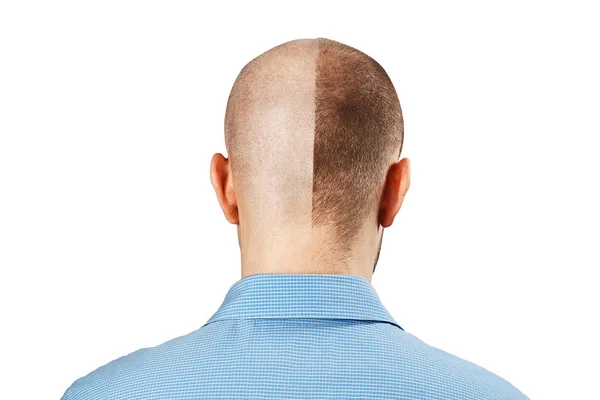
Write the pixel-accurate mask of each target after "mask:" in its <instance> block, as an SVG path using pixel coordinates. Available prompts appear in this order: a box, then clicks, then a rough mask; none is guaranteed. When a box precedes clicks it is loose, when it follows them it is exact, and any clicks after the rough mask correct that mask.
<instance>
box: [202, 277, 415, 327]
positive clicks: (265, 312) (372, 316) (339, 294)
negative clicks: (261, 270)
mask: <svg viewBox="0 0 600 400" xmlns="http://www.w3.org/2000/svg"><path fill="white" fill-rule="evenodd" d="M248 318H325V319H350V320H363V321H376V322H388V323H390V324H392V325H395V326H397V327H398V328H400V329H402V327H401V326H400V325H398V323H397V322H396V321H395V320H394V318H392V316H391V315H390V314H389V312H388V311H387V310H386V308H385V307H384V306H383V304H382V303H381V300H380V299H379V296H378V295H377V292H376V291H375V288H374V287H373V286H372V285H371V283H370V282H369V281H368V280H367V279H366V278H364V277H362V276H359V275H340V274H254V275H249V276H246V277H244V278H241V279H240V280H238V281H237V282H235V283H234V284H233V286H231V288H230V289H229V291H228V292H227V295H226V296H225V300H224V301H223V303H222V304H221V307H219V309H218V310H217V312H216V313H215V314H214V315H213V316H212V317H211V318H210V319H209V320H208V322H206V323H205V324H204V325H203V327H204V326H206V325H208V324H210V323H212V322H215V321H221V320H226V319H248ZM402 330H403V329H402Z"/></svg>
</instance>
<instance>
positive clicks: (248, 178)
mask: <svg viewBox="0 0 600 400" xmlns="http://www.w3.org/2000/svg"><path fill="white" fill-rule="evenodd" d="M225 142H226V147H227V151H228V155H229V160H230V163H231V172H232V175H233V186H234V188H235V195H236V199H237V204H238V209H239V215H240V218H239V224H238V230H239V232H240V233H241V235H242V239H241V240H244V238H251V239H247V240H249V241H250V242H252V243H251V244H248V245H247V246H244V248H245V250H246V252H247V253H248V252H249V253H252V254H251V255H249V256H248V258H255V259H261V258H262V257H264V256H265V254H267V253H268V254H269V257H270V258H271V259H273V257H274V258H275V260H277V255H275V256H273V252H275V251H276V250H274V249H278V248H285V249H286V250H287V251H288V253H285V252H284V251H282V253H281V254H282V255H281V257H287V258H289V257H290V254H289V250H290V249H291V248H294V247H298V248H299V249H301V250H299V252H300V253H299V254H298V257H299V258H298V259H301V258H302V257H306V256H305V254H304V253H306V251H307V249H311V250H310V252H311V254H312V255H311V257H312V259H313V263H314V264H319V263H321V262H324V260H325V259H327V258H331V257H333V258H334V260H333V263H334V264H335V263H338V264H340V265H341V264H344V263H343V261H344V259H346V258H347V257H348V256H349V254H350V253H351V252H352V247H353V245H354V243H355V242H356V241H357V240H361V239H360V238H361V229H362V227H363V226H364V224H365V220H366V219H367V218H368V217H369V216H373V215H374V212H375V211H376V210H377V208H378V203H379V199H380V195H381V189H382V187H383V184H384V181H385V177H386V171H387V169H388V167H389V166H390V164H391V163H393V162H395V161H397V157H398V156H399V153H400V151H401V147H402V142H403V120H402V111H401V108H400V102H399V100H398V96H397V94H396V91H395V89H394V86H393V85H392V82H391V80H390V79H389V77H388V75H387V74H386V72H385V71H384V69H383V68H382V67H381V66H380V65H379V64H378V63H377V62H376V61H375V60H373V59H372V58H371V57H369V56H368V55H366V54H364V53H362V52H360V51H359V50H357V49H355V48H353V47H350V46H347V45H344V44H342V43H339V42H336V41H333V40H329V39H324V38H318V39H299V40H293V41H290V42H286V43H283V44H281V45H279V46H276V47H274V48H272V49H270V50H268V51H266V52H264V53H262V54H261V55H259V56H258V57H256V58H254V59H253V60H252V61H250V62H249V63H248V64H246V66H244V68H243V69H242V71H241V72H240V73H239V75H238V77H237V79H236V81H235V83H234V85H233V88H232V90H231V93H230V95H229V99H228V102H227V109H226V112H225ZM371 228H373V229H377V228H378V224H377V220H376V214H375V217H374V218H373V221H372V222H371V225H369V229H371ZM280 233H284V235H285V236H286V237H294V239H293V240H294V242H292V243H290V242H283V243H281V242H279V240H282V239H280V238H281V237H282V236H284V235H280ZM319 246H320V247H324V248H322V249H319V248H317V247H319ZM325 247H326V248H325ZM242 257H244V256H242ZM292 257H293V256H292ZM340 261H342V262H340ZM341 268H342V267H341Z"/></svg>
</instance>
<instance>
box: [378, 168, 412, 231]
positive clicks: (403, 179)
mask: <svg viewBox="0 0 600 400" xmlns="http://www.w3.org/2000/svg"><path fill="white" fill-rule="evenodd" d="M409 186H410V160H409V159H408V158H403V159H402V160H400V161H398V162H395V163H393V164H392V165H391V166H390V167H389V168H388V171H387V175H386V178H385V183H384V186H383V192H382V195H381V201H380V205H379V223H380V224H381V226H383V227H384V228H387V227H389V226H391V225H392V224H393V223H394V218H396V215H397V214H398V211H399V210H400V206H402V202H403V201H404V196H406V192H407V191H408V187H409Z"/></svg>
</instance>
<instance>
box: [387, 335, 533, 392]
mask: <svg viewBox="0 0 600 400" xmlns="http://www.w3.org/2000/svg"><path fill="white" fill-rule="evenodd" d="M397 333H398V334H399V338H398V340H397V341H394V344H393V346H392V348H393V351H392V354H393V356H392V357H394V358H395V359H396V360H397V362H395V364H396V367H397V368H395V370H398V371H399V372H398V373H399V374H408V375H409V376H410V380H411V382H410V383H409V384H408V385H409V386H412V388H413V390H415V391H417V392H419V394H420V395H419V398H430V397H436V396H432V395H431V394H434V393H436V392H437V393H438V394H439V393H443V394H444V398H446V399H452V400H454V399H457V400H458V399H461V400H467V399H473V400H476V399H477V400H528V397H527V396H525V395H524V394H523V393H522V392H521V391H519V390H518V389H517V388H516V387H514V386H513V385H512V384H511V383H509V382H508V381H506V380H505V379H503V378H501V377H500V376H498V375H496V374H494V373H493V372H491V371H488V370H487V369H485V368H483V367H481V366H479V365H476V364H474V363H472V362H470V361H467V360H464V359H462V358H460V357H457V356H455V355H452V354H450V353H447V352H445V351H443V350H441V349H438V348H436V347H433V346H430V345H428V344H427V343H425V342H423V341H422V340H420V339H419V338H417V337H416V336H414V335H412V334H410V333H407V332H404V331H400V330H398V331H397ZM390 361H391V362H394V361H392V360H390Z"/></svg>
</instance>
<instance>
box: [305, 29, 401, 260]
mask: <svg viewBox="0 0 600 400" xmlns="http://www.w3.org/2000/svg"><path fill="white" fill-rule="evenodd" d="M318 40H319V53H318V56H317V62H316V89H315V106H316V107H315V137H314V152H313V153H314V163H313V207H312V221H313V225H314V226H323V225H327V226H331V227H332V228H333V232H334V233H335V235H336V236H337V240H336V243H337V245H338V246H339V247H340V250H341V251H343V252H346V251H350V249H351V248H352V246H353V243H354V239H356V238H357V233H358V231H359V230H360V229H361V227H362V225H363V223H364V222H365V219H366V218H367V217H368V216H369V215H370V213H371V212H372V211H373V208H374V207H376V206H377V204H378V200H379V195H380V194H381V193H380V190H379V189H381V187H382V185H383V183H384V180H385V175H386V171H387V168H388V167H389V165H390V164H391V163H392V162H395V161H397V159H395V157H399V153H400V152H401V148H402V143H403V138H404V122H403V118H402V110H401V108H400V101H399V100H398V95H397V94H396V90H395V89H394V86H393V84H392V82H391V80H390V78H389V77H388V75H387V73H386V72H385V70H384V69H383V68H382V67H381V65H379V63H377V61H375V60H374V59H372V58H371V57H369V56H368V55H366V54H364V53H362V52H361V51H359V50H357V49H355V48H353V47H350V46H347V45H344V44H342V43H339V42H336V41H333V40H328V39H323V38H319V39H318Z"/></svg>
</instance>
